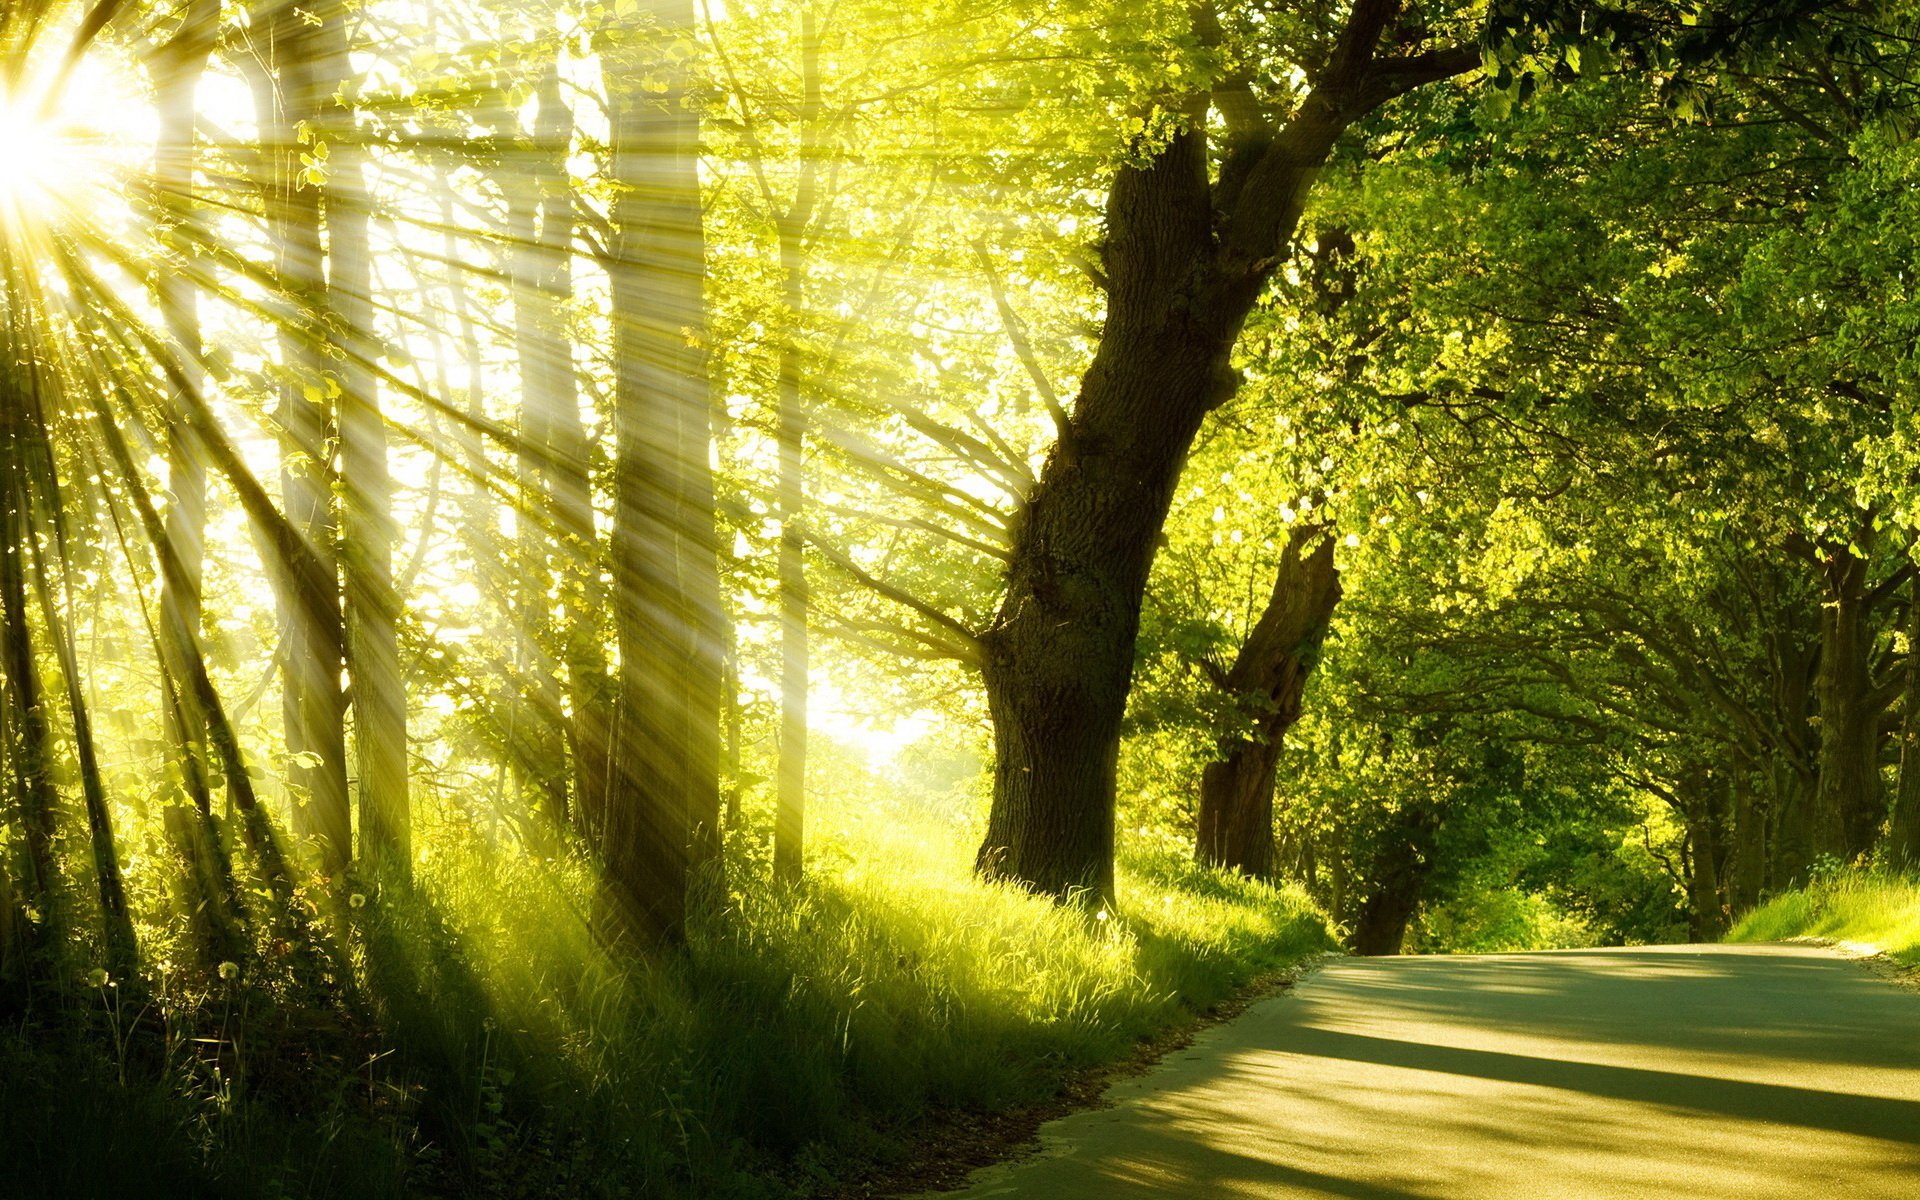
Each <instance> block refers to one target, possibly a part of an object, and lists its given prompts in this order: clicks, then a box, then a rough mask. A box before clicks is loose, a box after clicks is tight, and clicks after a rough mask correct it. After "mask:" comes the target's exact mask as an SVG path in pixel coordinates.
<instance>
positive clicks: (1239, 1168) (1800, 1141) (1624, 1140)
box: [946, 945, 1920, 1200]
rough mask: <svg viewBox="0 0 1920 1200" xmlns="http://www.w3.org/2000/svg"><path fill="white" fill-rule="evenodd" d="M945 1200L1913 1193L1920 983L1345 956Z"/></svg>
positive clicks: (1809, 971)
mask: <svg viewBox="0 0 1920 1200" xmlns="http://www.w3.org/2000/svg"><path fill="white" fill-rule="evenodd" d="M1107 1099H1108V1101H1109V1102H1110V1106H1109V1107H1105V1108H1101V1109H1096V1110H1093V1111H1089V1112H1084V1113H1079V1114H1076V1115H1074V1116H1070V1117H1067V1118H1065V1119H1063V1120H1059V1121H1055V1122H1053V1123H1052V1124H1050V1125H1048V1126H1046V1127H1045V1128H1044V1129H1043V1130H1042V1131H1041V1142H1042V1149H1041V1150H1040V1152H1039V1153H1038V1154H1037V1155H1033V1156H1030V1157H1027V1158H1024V1159H1021V1160H1017V1161H1015V1162H1012V1163H1009V1164H1003V1165H1001V1166H998V1167H992V1168H988V1169H987V1170H984V1171H982V1172H979V1173H978V1174H976V1175H975V1176H974V1178H973V1181H972V1184H971V1185H970V1186H969V1187H968V1188H967V1189H966V1190H965V1191H962V1192H954V1193H946V1196H948V1197H949V1198H950V1200H951V1198H957V1197H967V1198H968V1200H986V1198H987V1197H1010V1198H1014V1200H1130V1198H1132V1197H1144V1196H1191V1197H1207V1198H1212V1197H1220V1198H1238V1197H1263V1198H1265V1197H1306V1196H1338V1197H1351V1198H1356V1200H1357V1198H1366V1200H1374V1198H1380V1200H1412V1198H1414V1197H1420V1198H1427V1197H1458V1198H1460V1200H1508V1198H1512V1200H1551V1198H1555V1197H1580V1198H1583V1200H1585V1198H1591V1197H1636V1198H1637V1197H1646V1198H1648V1200H1654V1198H1658V1200H1719V1198H1722V1197H1741V1198H1743V1200H1760V1198H1772V1197H1780V1198H1782V1200H1789V1198H1790V1200H1825V1198H1827V1197H1835V1198H1838V1200H1879V1198H1881V1197H1885V1198H1887V1200H1896V1198H1897V1200H1920V992H1915V991H1911V990H1908V989H1906V988H1902V987H1899V986H1896V985H1894V984H1892V983H1889V982H1886V981H1885V980H1883V979H1880V978H1878V977H1876V976H1875V975H1874V974H1872V973H1871V972H1869V971H1868V970H1867V969H1866V968H1865V967H1863V966H1862V965H1861V964H1859V963H1857V962H1853V961H1849V960H1848V959H1846V958H1845V957H1843V956H1841V955H1840V954H1838V953H1836V952H1834V951H1830V950H1823V949H1819V948H1816V947H1812V946H1800V945H1791V946H1788V945H1777V946H1668V947H1655V948H1636V949H1620V950H1580V951H1559V952H1552V953H1536V954H1510V955H1477V956H1460V957H1432V958H1385V959H1352V960H1342V961H1340V962H1337V963H1335V964H1333V965H1331V966H1328V967H1326V968H1324V969H1323V970H1321V971H1319V972H1318V973H1316V974H1315V975H1313V976H1312V977H1311V978H1309V979H1308V980H1307V981H1306V982H1305V983H1304V984H1302V985H1300V986H1299V987H1298V988H1296V989H1295V990H1293V991H1292V992H1289V993H1285V994H1282V995H1279V996H1276V997H1274V998H1272V999H1269V1000H1265V1001H1262V1002H1261V1003H1259V1004H1257V1005H1255V1006H1254V1007H1252V1008H1250V1009H1248V1010H1247V1012H1246V1013H1245V1014H1243V1015H1242V1016H1240V1017H1238V1018H1236V1019H1234V1020H1233V1021H1230V1022H1228V1023H1226V1024H1224V1025H1220V1026H1217V1027H1215V1028H1214V1029H1211V1030H1208V1031H1207V1032H1205V1033H1204V1034H1202V1035H1201V1036H1200V1038H1199V1039H1198V1040H1196V1041H1195V1043H1194V1044H1193V1045H1192V1046H1191V1047H1189V1048H1188V1049H1186V1050H1183V1051H1180V1052H1178V1053H1177V1054H1175V1055H1174V1056H1172V1057H1171V1058H1169V1059H1168V1060H1166V1061H1164V1062H1162V1063H1161V1064H1160V1065H1159V1066H1158V1067H1156V1068H1155V1069H1154V1070H1152V1071H1151V1072H1149V1073H1147V1074H1145V1075H1143V1076H1141V1077H1139V1078H1136V1079H1132V1080H1128V1081H1126V1082H1124V1083H1121V1084H1118V1085H1116V1086H1115V1087H1114V1088H1113V1090H1112V1091H1111V1092H1109V1093H1108V1097H1107Z"/></svg>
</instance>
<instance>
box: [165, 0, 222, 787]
mask: <svg viewBox="0 0 1920 1200" xmlns="http://www.w3.org/2000/svg"><path fill="white" fill-rule="evenodd" d="M219 19H220V5H219V0H192V3H190V4H189V5H188V6H187V8H186V11H185V12H184V13H183V15H182V17H181V23H180V28H179V29H178V30H177V31H176V32H175V33H174V35H173V37H172V38H171V39H170V40H169V41H168V42H167V44H166V46H165V48H164V49H163V50H162V51H161V52H160V53H159V54H158V55H156V56H155V58H154V68H153V76H154V106H155V109H156V110H157V115H158V117H159V136H158V137H157V139H156V142H155V146H154V170H153V182H154V191H155V194H156V198H157V201H158V205H157V207H158V209H159V211H158V212H157V214H156V215H157V216H158V217H159V218H160V219H161V220H163V221H165V222H167V223H168V224H169V226H170V227H171V228H173V229H182V228H185V227H186V226H187V225H188V223H189V222H190V221H192V219H193V214H192V210H191V206H192V201H193V171H194V155H195V143H196V140H197V139H196V135H195V125H196V120H197V117H196V112H197V110H196V107H195V102H194V93H195V90H196V89H197V87H198V85H199V82H200V77H201V75H202V74H203V73H204V72H205V70H206V65H207V60H208V58H209V57H210V56H211V54H212V52H213V44H214V35H215V34H216V32H217V31H218V25H219ZM174 241H175V244H176V245H177V246H179V248H180V249H181V251H182V253H183V256H184V254H185V252H186V250H187V246H188V239H186V238H183V237H176V238H175V239H174ZM155 291H156V292H157V294H158V295H157V298H158V301H159V306H160V316H161V320H162V321H163V322H164V323H165V325H166V329H167V336H168V339H169V340H170V341H171V342H172V344H173V346H174V348H175V350H176V352H177V354H178V358H179V366H180V371H181V374H182V376H183V377H184V378H185V380H186V381H187V383H188V386H190V387H194V388H200V387H202V386H203V384H204V381H205V372H204V371H202V370H201V367H200V353H201V342H200V311H199V293H198V288H197V286H196V283H195V281H194V280H193V278H192V277H191V276H189V275H188V274H187V273H185V272H184V271H179V270H173V271H166V272H163V273H162V274H161V276H160V278H159V280H158V281H157V282H156V283H155ZM184 408H185V406H184V405H181V404H176V405H175V408H174V412H173V414H172V415H171V417H170V419H169V421H168V426H167V491H168V494H169V495H170V496H171V499H172V502H171V504H170V505H169V506H168V508H167V541H168V542H169V543H170V544H171V545H172V546H173V548H174V551H175V553H177V554H178V555H179V556H180V564H181V567H182V569H183V572H184V575H183V586H181V587H179V588H174V587H163V588H162V590H161V595H160V610H161V636H162V637H164V638H166V639H168V641H170V642H175V643H178V642H180V641H181V640H182V639H185V638H198V637H199V636H200V629H201V571H202V559H203V557H204V546H205V542H206V525H207V466H206V462H207V458H206V452H205V451H204V450H203V449H202V448H201V447H200V446H199V445H197V444H196V443H195V442H194V440H193V432H192V424H191V422H189V421H188V420H187V419H186V416H185V412H184ZM183 651H184V647H183V646H179V645H176V646H174V648H173V649H172V650H171V651H170V653H171V655H172V656H173V657H175V658H176V659H177V658H178V657H179V656H180V655H181V654H182V653H183ZM164 708H165V711H166V714H167V715H166V727H167V734H168V737H167V741H168V743H169V745H170V747H171V748H172V752H173V753H174V754H175V756H176V763H177V765H178V769H179V770H180V773H181V776H182V778H183V780H187V781H197V780H203V779H204V777H205V773H206V753H205V742H206V730H205V728H204V723H203V722H202V721H200V720H199V718H198V714H197V713H195V712H194V710H193V709H192V707H191V706H186V705H179V704H171V705H166V706H164ZM187 790H188V791H189V792H190V793H191V794H194V795H196V796H197V797H199V798H201V800H202V801H203V802H204V798H205V796H206V789H205V787H204V786H200V787H195V786H194V785H193V782H188V785H187Z"/></svg>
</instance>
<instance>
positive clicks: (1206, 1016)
mask: <svg viewBox="0 0 1920 1200" xmlns="http://www.w3.org/2000/svg"><path fill="white" fill-rule="evenodd" d="M1347 957H1349V955H1348V954H1347V953H1346V952H1345V951H1343V950H1325V951H1322V952H1320V953H1318V954H1313V955H1309V956H1308V957H1306V958H1303V959H1301V960H1300V961H1299V962H1296V963H1294V964H1292V965H1291V966H1288V967H1284V968H1282V969H1280V970H1277V971H1269V972H1267V973H1265V974H1262V975H1258V976H1255V977H1254V978H1253V979H1250V980H1248V981H1247V983H1246V984H1245V985H1243V986H1242V987H1240V988H1239V989H1238V990H1236V991H1235V992H1234V993H1233V994H1232V995H1230V996H1228V997H1227V998H1226V999H1224V1000H1222V1001H1220V1002H1219V1003H1217V1004H1215V1005H1213V1006H1212V1007H1210V1008H1207V1009H1204V1010H1202V1011H1200V1012H1197V1013H1194V1014H1192V1015H1191V1016H1190V1017H1189V1018H1188V1019H1187V1020H1184V1021H1182V1022H1180V1023H1178V1024H1176V1025H1173V1026H1170V1027H1169V1028H1167V1029H1165V1030H1163V1031H1162V1032H1160V1033H1159V1034H1156V1035H1155V1036H1153V1037H1152V1038H1149V1039H1147V1040H1145V1041H1142V1042H1140V1043H1139V1044H1137V1045H1136V1046H1135V1047H1134V1048H1133V1049H1132V1050H1131V1051H1130V1052H1129V1053H1128V1054H1127V1055H1126V1056H1125V1057H1123V1058H1120V1059H1117V1060H1115V1061H1113V1062H1108V1063H1102V1064H1100V1065H1098V1066H1091V1067H1082V1068H1079V1069H1078V1070H1075V1071H1072V1072H1070V1073H1068V1075H1067V1076H1066V1078H1065V1079H1064V1080H1063V1081H1062V1082H1061V1085H1060V1088H1059V1090H1058V1091H1056V1092H1055V1093H1054V1094H1053V1095H1052V1096H1049V1097H1048V1098H1046V1099H1044V1100H1040V1101H1036V1102H1034V1103H1031V1104H1022V1105H1015V1106H1013V1107H1011V1108H1004V1109H996V1110H994V1111H992V1112H984V1113H983V1112H966V1111H951V1110H950V1111H946V1112H941V1113H937V1114H935V1115H933V1116H932V1117H930V1118H929V1119H928V1120H927V1121H926V1122H925V1125H924V1128H922V1129H920V1130H918V1131H917V1132H916V1133H915V1135H914V1136H913V1138H912V1142H911V1146H912V1148H911V1150H910V1151H909V1153H908V1156H907V1157H906V1159H905V1160H903V1161H902V1162H899V1163H895V1164H893V1165H891V1166H888V1167H886V1168H884V1169H882V1170H880V1171H876V1172H875V1173H873V1174H871V1175H869V1176H867V1177H865V1178H862V1179H858V1180H853V1181H850V1182H845V1183H840V1184H836V1185H833V1186H830V1187H828V1188H825V1189H824V1190H819V1191H815V1192H813V1193H811V1194H810V1196H809V1200H915V1198H918V1197H930V1196H937V1195H940V1194H942V1193H945V1192H951V1191H957V1190H959V1189H961V1188H964V1187H965V1186H967V1183H968V1182H969V1180H971V1179H972V1177H973V1175H974V1173H975V1172H977V1171H981V1170H984V1169H986V1168H988V1167H996V1166H1001V1165H1003V1164H1008V1163H1015V1162H1019V1161H1021V1160H1023V1159H1026V1158H1030V1157H1032V1156H1033V1155H1034V1154H1036V1153H1038V1152H1039V1151H1040V1150H1041V1148H1042V1146H1041V1141H1040V1130H1041V1128H1042V1127H1043V1126H1045V1125H1048V1124H1050V1123H1052V1122H1054V1121H1057V1120H1059V1119H1061V1118H1062V1117H1068V1116H1072V1115H1074V1114H1075V1113H1081V1112H1091V1111H1095V1110H1098V1109H1102V1108H1106V1107H1109V1105H1110V1104H1111V1101H1110V1100H1108V1098H1107V1095H1108V1092H1109V1091H1110V1090H1111V1089H1112V1088H1113V1087H1114V1085H1116V1084H1119V1083H1123V1082H1125V1081H1126V1080H1129V1079H1134V1078H1137V1077H1139V1076H1141V1075H1144V1074H1146V1073H1147V1072H1148V1071H1151V1070H1152V1069H1153V1068H1154V1067H1156V1066H1158V1065H1160V1063H1161V1061H1162V1060H1164V1059H1165V1058H1166V1057H1167V1056H1168V1055H1170V1054H1172V1053H1174V1052H1175V1051H1178V1050H1184V1049H1186V1048H1187V1047H1188V1046H1190V1045H1192V1044H1193V1041H1194V1039H1195V1038H1196V1037H1198V1036H1199V1035H1200V1034H1202V1033H1204V1032H1206V1031H1207V1030H1209V1029H1212V1028H1214V1027H1216V1026H1218V1025H1223V1024H1225V1023H1226V1022H1228V1021H1231V1020H1233V1019H1234V1018H1235V1017H1237V1016H1239V1015H1240V1014H1242V1013H1244V1012H1246V1011H1247V1009H1249V1008H1251V1007H1253V1006H1254V1005H1255V1004H1258V1003H1260V1002H1261V1001H1262V1000H1266V999H1269V998H1271V997H1273V996H1278V995H1281V994H1284V993H1286V992H1288V991H1291V990H1292V989H1293V988H1294V987H1296V986H1298V985H1299V984H1300V983H1301V982H1302V981H1303V980H1305V979H1306V978H1307V977H1308V976H1310V975H1312V974H1313V973H1314V972H1316V971H1318V970H1319V969H1320V968H1321V967H1323V966H1325V965H1327V964H1328V963H1330V962H1337V961H1339V960H1341V959H1344V958H1347Z"/></svg>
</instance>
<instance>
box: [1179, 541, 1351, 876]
mask: <svg viewBox="0 0 1920 1200" xmlns="http://www.w3.org/2000/svg"><path fill="white" fill-rule="evenodd" d="M1309 547H1311V549H1309ZM1333 547H1334V539H1333V532H1332V530H1330V529H1328V528H1326V527H1324V526H1299V527H1296V528H1295V529H1294V530H1293V532H1292V534H1291V535H1290V536H1289V537H1288V539H1287V546H1286V550H1285V551H1284V552H1283V553H1282V554H1281V558H1280V567H1279V570H1278V572H1277V573H1276V575H1275V578H1274V582H1273V594H1272V595H1271V596H1270V597H1269V598H1268V600H1267V607H1266V609H1265V610H1264V611H1263V612H1262V613H1261V614H1260V619H1259V621H1258V622H1257V623H1256V624H1255V625H1254V627H1253V632H1252V633H1250V634H1248V635H1247V640H1246V643H1245V644H1244V645H1242V646H1241V648H1240V653H1239V654H1238V655H1237V656H1236V657H1235V659H1234V663H1233V666H1232V668H1230V669H1229V670H1228V671H1227V672H1226V675H1225V676H1224V678H1223V679H1222V680H1221V687H1222V690H1223V691H1225V692H1226V693H1227V694H1228V695H1230V696H1232V697H1234V698H1235V699H1236V700H1237V701H1238V702H1239V703H1240V704H1241V705H1242V706H1243V707H1244V708H1245V709H1246V710H1247V715H1248V717H1249V718H1250V719H1251V720H1252V723H1253V729H1254V731H1253V734H1252V735H1251V736H1234V737H1231V738H1226V739H1223V740H1222V741H1221V743H1220V750H1221V757H1220V758H1218V759H1216V760H1215V761H1213V762H1211V763H1208V764H1207V766H1206V768H1205V770H1204V771H1203V772H1202V774H1201V779H1200V811H1199V821H1198V828H1197V831H1196V837H1195V856H1196V857H1197V858H1198V859H1199V860H1200V861H1201V862H1203V863H1206V864H1207V865H1209V866H1216V867H1227V868H1229V869H1231V870H1235V871H1239V872H1240V873H1241V874H1243V875H1251V876H1253V877H1255V878H1257V879H1266V878H1269V877H1270V876H1272V874H1273V783H1274V770H1275V767H1276V765H1277V764H1278V762H1279V760H1280V748H1281V739H1282V737H1284V735H1285V734H1286V732H1287V730H1288V729H1290V728H1292V727H1293V723H1294V722H1295V721H1297V720H1299V719H1300V699H1301V695H1302V693H1304V692H1305V690H1306V686H1307V676H1308V674H1309V673H1310V672H1311V671H1312V670H1313V667H1314V663H1315V662H1316V660H1317V659H1318V658H1319V653H1320V642H1321V639H1322V638H1324V637H1325V636H1326V630H1327V623H1328V621H1330V620H1331V619H1332V618H1333V609H1334V606H1335V605H1336V604H1338V603H1339V601H1340V577H1339V573H1338V572H1336V571H1335V570H1334V566H1333Z"/></svg>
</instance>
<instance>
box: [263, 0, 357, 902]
mask: <svg viewBox="0 0 1920 1200" xmlns="http://www.w3.org/2000/svg"><path fill="white" fill-rule="evenodd" d="M340 17H341V14H340V13H337V12H336V13H334V14H333V19H340ZM307 18H308V14H307V13H306V11H305V10H303V9H300V8H298V7H297V6H295V5H292V4H280V5H277V6H275V7H274V8H272V9H271V10H270V11H269V13H268V14H267V16H266V18H265V20H264V21H263V22H262V25H263V26H264V36H265V38H266V39H267V42H268V59H269V64H270V69H271V74H267V73H257V74H255V75H254V77H253V83H254V98H255V107H256V111H257V114H258V117H259V123H260V130H261V137H262V140H263V142H264V143H265V151H266V152H265V161H266V163H267V164H268V181H267V193H266V211H267V229H268V237H269V239H270V241H271V242H272V244H273V248H274V271H275V275H276V277H277V278H278V279H279V281H280V285H281V288H282V290H283V292H284V294H285V296H284V299H285V303H287V304H288V305H290V306H291V310H292V311H290V312H288V313H287V314H286V320H285V321H284V322H283V324H282V326H281V333H280V354H281V360H282V363H281V368H282V379H281V382H280V396H279V402H278V406H277V408H276V410H275V413H274V417H275V422H276V423H277V424H278V425H279V427H280V436H281V440H282V443H283V452H282V455H281V471H280V490H281V503H282V508H283V509H284V511H285V513H286V516H287V519H288V520H289V521H290V522H291V523H292V524H293V526H294V528H295V529H297V530H298V531H299V533H300V534H301V535H302V536H303V537H304V538H305V540H306V541H307V543H308V545H309V546H310V547H311V550H312V562H311V563H310V564H309V565H310V566H311V568H312V569H310V570H306V571H300V572H290V573H287V574H285V575H284V576H283V577H282V578H281V579H280V580H279V581H278V582H279V585H280V606H281V610H282V619H283V621H284V623H285V625H286V628H287V635H286V652H285V656H284V662H283V666H282V680H283V696H282V710H283V714H284V721H285V726H286V743H287V758H288V762H287V787H288V791H289V792H290V794H291V801H292V804H291V807H292V810H293V830H294V833H295V835H296V836H297V837H299V838H300V839H301V840H303V841H311V842H312V843H313V844H314V845H315V847H316V848H317V850H318V852H319V866H320V870H321V872H322V873H323V874H325V875H327V876H329V877H335V878H337V877H338V876H339V875H340V874H341V873H342V872H343V871H345V869H346V867H347V864H348V862H349V861H350V859H351V857H352V845H353V831H352V816H351V813H350V809H349V797H348V792H347V747H346V695H345V692H344V691H343V689H342V688H341V684H340V676H341V672H342V670H343V669H344V667H345V658H344V654H345V642H346V634H345V626H344V620H343V617H342V614H341V609H340V599H341V598H340V585H339V560H338V554H337V552H336V542H337V539H338V536H339V529H338V524H337V522H336V520H335V516H334V510H333V499H332V497H333V480H334V474H335V472H334V470H333V453H334V443H335V438H336V436H337V432H338V431H337V429H336V427H335V424H334V419H333V411H332V408H333V405H332V397H333V395H334V394H335V392H336V391H337V390H339V389H340V383H339V381H338V380H337V379H336V378H335V377H334V376H333V375H332V373H331V372H330V370H329V366H330V363H329V360H328V359H327V357H326V355H325V354H324V353H322V352H321V350H320V348H319V347H320V342H321V340H322V338H323V336H324V335H323V320H324V314H325V311H326V300H327V296H326V269H325V252H324V249H323V245H322V239H321V204H320V190H319V188H318V187H315V186H311V180H310V179H308V178H304V177H303V173H304V171H305V169H306V168H304V167H303V165H302V163H301V161H300V156H301V154H302V153H305V152H306V147H307V145H308V143H303V142H302V141H301V136H300V133H301V131H310V130H314V129H318V128H320V127H321V126H322V124H323V122H322V120H321V118H322V116H323V113H322V112H321V102H322V100H323V98H322V97H321V96H319V95H318V93H317V81H316V78H315V74H314V62H315V59H316V57H317V53H318V50H319V45H318V44H317V38H316V35H315V27H314V26H312V25H310V24H309V23H308V19H307Z"/></svg>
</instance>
